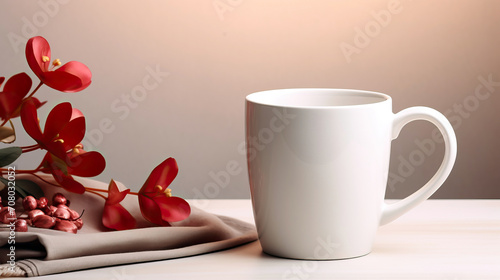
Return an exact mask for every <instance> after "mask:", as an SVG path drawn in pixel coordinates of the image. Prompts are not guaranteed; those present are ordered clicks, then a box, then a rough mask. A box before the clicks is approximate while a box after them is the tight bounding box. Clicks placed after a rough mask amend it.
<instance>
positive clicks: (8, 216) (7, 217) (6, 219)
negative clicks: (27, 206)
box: [0, 206, 16, 224]
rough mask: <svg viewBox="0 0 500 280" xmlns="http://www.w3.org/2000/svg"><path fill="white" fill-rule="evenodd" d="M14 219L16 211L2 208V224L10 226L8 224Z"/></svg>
mask: <svg viewBox="0 0 500 280" xmlns="http://www.w3.org/2000/svg"><path fill="white" fill-rule="evenodd" d="M15 219H16V210H14V208H12V207H8V206H7V207H3V208H2V210H1V211H0V222H1V223H4V224H10V222H12V221H14V220H15Z"/></svg>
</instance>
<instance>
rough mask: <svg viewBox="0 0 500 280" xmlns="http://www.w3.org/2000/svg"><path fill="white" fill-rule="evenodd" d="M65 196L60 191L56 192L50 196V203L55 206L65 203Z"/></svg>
mask: <svg viewBox="0 0 500 280" xmlns="http://www.w3.org/2000/svg"><path fill="white" fill-rule="evenodd" d="M66 202H67V200H66V197H65V196H64V195H63V194H62V193H56V194H54V196H53V197H52V205H54V206H57V205H59V204H63V205H66Z"/></svg>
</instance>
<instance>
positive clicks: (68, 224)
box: [54, 220, 78, 233]
mask: <svg viewBox="0 0 500 280" xmlns="http://www.w3.org/2000/svg"><path fill="white" fill-rule="evenodd" d="M54 229H57V230H60V231H65V232H70V233H76V232H77V231H78V228H77V226H76V225H75V224H74V223H73V222H72V221H66V220H61V221H57V223H56V225H55V226H54Z"/></svg>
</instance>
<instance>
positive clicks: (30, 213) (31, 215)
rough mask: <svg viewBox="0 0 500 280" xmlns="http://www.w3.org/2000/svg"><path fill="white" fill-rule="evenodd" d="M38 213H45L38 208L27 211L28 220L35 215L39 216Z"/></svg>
mask: <svg viewBox="0 0 500 280" xmlns="http://www.w3.org/2000/svg"><path fill="white" fill-rule="evenodd" d="M40 215H45V213H43V211H42V210H40V209H35V210H31V211H29V212H28V218H29V219H30V220H33V219H34V218H35V217H36V216H40Z"/></svg>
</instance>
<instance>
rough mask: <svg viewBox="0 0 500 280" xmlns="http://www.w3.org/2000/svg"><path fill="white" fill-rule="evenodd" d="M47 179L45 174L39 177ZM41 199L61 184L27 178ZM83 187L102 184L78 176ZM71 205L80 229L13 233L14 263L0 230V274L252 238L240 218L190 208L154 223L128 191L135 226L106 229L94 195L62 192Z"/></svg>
mask: <svg viewBox="0 0 500 280" xmlns="http://www.w3.org/2000/svg"><path fill="white" fill-rule="evenodd" d="M44 178H46V179H47V180H48V179H49V177H44ZM30 179H32V180H33V181H36V182H37V183H38V184H39V185H40V186H41V187H42V189H43V190H44V192H45V194H46V196H47V197H49V198H50V197H52V195H53V194H54V193H56V192H63V191H64V190H63V189H61V188H57V187H54V186H50V185H48V184H46V183H44V182H42V181H41V180H38V179H36V178H34V177H31V178H30ZM79 181H80V182H81V183H83V184H84V185H85V186H87V187H92V188H100V189H107V184H105V183H102V182H98V181H95V180H90V179H84V178H82V179H80V180H79ZM64 194H65V195H66V196H67V197H68V199H69V200H70V201H71V208H72V209H74V210H76V211H78V212H81V211H82V210H83V209H85V214H84V215H83V217H82V219H83V221H84V225H83V228H82V229H81V230H79V231H78V233H77V234H72V233H66V232H61V231H57V230H51V229H40V228H34V227H29V229H28V232H16V235H15V245H14V246H15V250H14V253H15V264H16V267H15V268H13V267H11V265H10V264H8V263H7V261H8V260H9V258H10V257H9V256H8V254H10V255H12V253H11V250H10V249H11V248H10V246H11V245H10V244H8V241H7V240H8V237H9V234H10V232H9V231H6V230H2V231H0V261H1V263H2V265H0V276H40V275H47V274H54V273H61V272H68V271H75V270H82V269H90V268H97V267H104V266H111V265H120V264H129V263H138V262H146V261H155V260H166V259H172V258H179V257H186V256H193V255H198V254H204V253H209V252H215V251H219V250H223V249H228V248H232V247H235V246H238V245H242V244H245V243H248V242H252V241H254V240H256V239H257V233H256V230H255V227H254V226H253V225H251V224H248V223H246V222H243V221H240V220H237V219H234V218H231V217H225V216H218V215H214V214H211V213H207V212H205V211H203V210H201V209H198V208H196V207H193V206H192V212H191V215H190V216H189V218H187V219H185V220H183V221H181V222H176V223H172V226H171V227H157V226H153V225H151V224H149V222H147V221H146V220H144V219H143V218H142V217H141V214H140V210H139V206H138V203H137V197H135V196H132V195H129V196H127V197H126V198H125V200H124V201H123V202H122V205H123V206H124V207H125V208H126V209H127V210H129V212H130V213H131V214H132V215H133V216H134V217H135V218H136V220H137V221H138V226H139V227H140V228H138V229H133V230H124V231H109V230H107V229H106V228H104V227H103V226H102V223H101V214H102V210H103V206H104V200H103V199H102V198H100V197H98V196H96V195H94V194H91V193H85V194H83V195H78V194H71V193H66V192H64Z"/></svg>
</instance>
